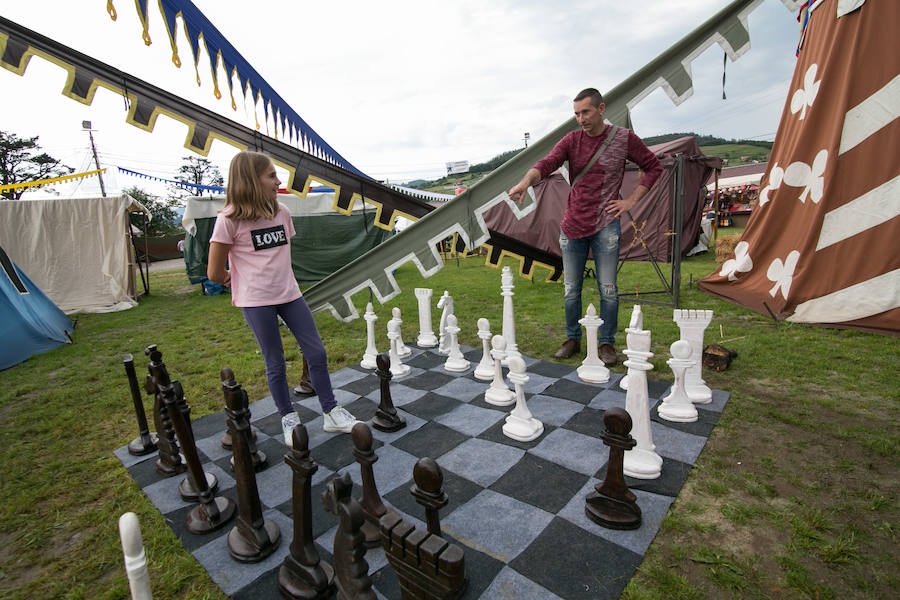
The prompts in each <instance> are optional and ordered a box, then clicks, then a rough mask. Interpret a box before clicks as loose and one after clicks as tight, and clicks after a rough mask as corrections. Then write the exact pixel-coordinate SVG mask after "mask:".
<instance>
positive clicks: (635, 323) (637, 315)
mask: <svg viewBox="0 0 900 600" xmlns="http://www.w3.org/2000/svg"><path fill="white" fill-rule="evenodd" d="M628 328H631V329H643V328H644V313H643V312H642V311H641V305H640V304H635V305H634V308H632V309H631V321H630V322H629V324H628V327H626V328H625V331H628ZM619 387H620V388H622V389H623V390H627V389H628V376H627V375H626V376H625V377H623V378H622V379H620V380H619Z"/></svg>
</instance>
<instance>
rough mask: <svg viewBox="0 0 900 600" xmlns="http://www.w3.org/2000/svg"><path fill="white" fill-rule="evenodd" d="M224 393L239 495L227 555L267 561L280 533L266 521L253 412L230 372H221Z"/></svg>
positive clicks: (236, 558) (239, 560)
mask: <svg viewBox="0 0 900 600" xmlns="http://www.w3.org/2000/svg"><path fill="white" fill-rule="evenodd" d="M221 377H222V389H223V390H224V391H225V403H226V404H225V413H226V414H227V415H228V432H229V433H230V434H231V441H232V446H233V453H234V459H233V460H234V479H235V485H236V486H237V493H238V518H237V524H236V525H235V526H234V528H233V529H232V530H231V531H230V532H229V533H228V553H229V554H230V555H231V558H233V559H234V560H236V561H238V562H245V563H255V562H259V561H261V560H262V559H264V558H266V557H267V556H269V555H270V554H272V552H274V551H275V549H276V548H278V545H279V544H280V543H281V530H280V529H278V525H276V524H275V522H274V521H272V520H270V519H266V518H263V514H262V505H261V504H260V502H259V488H257V486H256V472H255V471H254V468H253V467H254V465H253V456H252V454H251V451H250V446H251V444H252V443H253V442H252V440H251V436H250V411H249V410H247V399H246V394H244V393H242V392H243V391H244V390H243V389H241V387H240V386H239V385H238V384H237V383H236V382H235V381H234V373H233V372H232V371H231V369H222V371H221Z"/></svg>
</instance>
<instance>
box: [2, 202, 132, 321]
mask: <svg viewBox="0 0 900 600" xmlns="http://www.w3.org/2000/svg"><path fill="white" fill-rule="evenodd" d="M131 212H144V213H147V214H149V212H148V211H147V209H146V208H145V207H144V206H142V205H141V204H140V203H139V202H137V201H136V200H134V199H133V198H132V197H131V196H128V195H122V196H115V197H109V198H71V199H47V200H7V201H2V202H0V243H2V245H3V248H4V249H5V250H6V252H7V254H9V256H10V258H12V260H13V261H15V263H16V264H18V265H19V266H20V267H21V268H22V270H24V271H25V272H27V273H28V274H29V276H30V277H31V279H32V280H33V281H34V282H35V283H36V284H37V285H38V287H40V288H41V290H43V292H44V293H45V294H46V295H47V297H49V298H50V299H51V300H52V301H53V302H54V304H56V305H57V306H59V307H60V308H61V309H62V310H63V311H64V312H66V313H73V312H113V311H117V310H125V309H127V308H131V307H133V306H136V305H137V300H136V297H137V294H136V292H135V288H136V286H135V268H136V266H135V261H134V251H133V248H132V243H131V237H130V233H129V219H128V215H129V213H131Z"/></svg>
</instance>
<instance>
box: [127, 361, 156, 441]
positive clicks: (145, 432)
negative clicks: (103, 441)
mask: <svg viewBox="0 0 900 600" xmlns="http://www.w3.org/2000/svg"><path fill="white" fill-rule="evenodd" d="M122 362H123V363H125V375H127V376H128V385H129V386H130V387H131V399H132V401H134V413H135V415H136V416H137V422H138V432H139V433H140V435H138V437H136V438H134V439H133V440H132V441H131V443H130V444H128V453H129V454H133V455H135V456H143V455H145V454H150V453H151V452H153V451H154V450H156V439H157V438H156V434H155V433H150V429H149V427H147V414H146V413H145V412H144V400H143V398H142V397H141V388H140V386H139V385H138V380H137V375H136V374H135V372H134V358H133V357H132V356H131V355H130V354H126V355H124V356H123V357H122Z"/></svg>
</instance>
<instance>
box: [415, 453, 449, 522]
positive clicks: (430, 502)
mask: <svg viewBox="0 0 900 600" xmlns="http://www.w3.org/2000/svg"><path fill="white" fill-rule="evenodd" d="M413 480H414V481H415V483H414V484H413V485H412V487H411V488H410V489H409V492H410V493H411V494H412V495H413V497H414V498H415V499H416V502H418V503H419V504H421V505H422V506H424V507H425V522H426V524H427V525H428V533H430V534H432V535H436V536H440V535H441V518H440V514H439V513H438V511H439V510H440V509H442V508H444V507H445V506H447V502H449V499H448V498H447V494H445V493H444V490H443V489H441V486H443V485H444V473H443V472H442V471H441V467H440V466H438V464H437V463H436V462H434V460H433V459H431V458H428V457H427V456H425V457H423V458H420V459H419V460H418V462H416V466H415V467H413Z"/></svg>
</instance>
